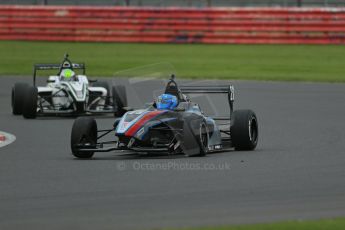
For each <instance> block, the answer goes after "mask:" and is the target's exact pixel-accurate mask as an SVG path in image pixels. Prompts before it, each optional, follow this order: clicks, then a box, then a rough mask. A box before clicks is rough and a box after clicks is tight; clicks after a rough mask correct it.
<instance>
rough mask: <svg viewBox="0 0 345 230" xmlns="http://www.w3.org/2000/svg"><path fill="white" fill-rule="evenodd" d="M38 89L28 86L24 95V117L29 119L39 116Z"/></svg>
mask: <svg viewBox="0 0 345 230" xmlns="http://www.w3.org/2000/svg"><path fill="white" fill-rule="evenodd" d="M37 97H38V92H37V88H36V87H34V86H28V87H27V88H26V90H25V93H24V100H23V116H24V117H25V118H27V119H34V118H36V114H37Z"/></svg>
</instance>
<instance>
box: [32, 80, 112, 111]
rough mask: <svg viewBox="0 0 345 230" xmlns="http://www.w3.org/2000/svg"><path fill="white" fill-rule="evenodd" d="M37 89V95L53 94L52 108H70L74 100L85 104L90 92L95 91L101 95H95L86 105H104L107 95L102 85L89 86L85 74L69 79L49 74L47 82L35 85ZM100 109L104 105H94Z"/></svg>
mask: <svg viewBox="0 0 345 230" xmlns="http://www.w3.org/2000/svg"><path fill="white" fill-rule="evenodd" d="M37 89H38V95H54V97H52V99H51V100H52V104H53V106H54V108H62V109H67V108H70V107H71V105H73V104H74V103H75V102H81V103H83V102H85V106H86V105H87V104H88V101H89V93H90V92H97V93H99V95H101V96H102V97H97V98H96V99H95V100H94V101H93V102H91V103H90V104H89V106H88V107H90V105H92V104H100V105H104V103H105V99H104V97H105V96H107V95H108V92H107V90H106V89H105V88H103V87H92V86H89V81H88V79H87V77H86V76H85V75H77V76H76V80H71V81H63V80H60V77H59V76H50V77H49V78H48V84H47V85H46V86H44V87H37ZM74 109H76V108H74ZM85 109H86V110H87V109H89V108H85ZM102 109H104V106H102V108H98V107H96V110H102Z"/></svg>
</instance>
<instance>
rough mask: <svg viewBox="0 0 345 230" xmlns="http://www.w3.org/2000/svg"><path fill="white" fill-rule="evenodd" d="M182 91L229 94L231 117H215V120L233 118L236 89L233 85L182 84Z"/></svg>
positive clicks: (188, 92)
mask: <svg viewBox="0 0 345 230" xmlns="http://www.w3.org/2000/svg"><path fill="white" fill-rule="evenodd" d="M179 88H180V90H181V92H182V93H184V94H227V98H228V102H229V107H230V117H214V118H213V119H214V120H231V116H232V112H233V110H234V108H233V102H234V100H235V89H234V86H233V85H203V86H201V85H200V86H196V85H188V86H180V87H179Z"/></svg>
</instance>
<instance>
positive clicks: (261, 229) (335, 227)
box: [179, 218, 345, 230]
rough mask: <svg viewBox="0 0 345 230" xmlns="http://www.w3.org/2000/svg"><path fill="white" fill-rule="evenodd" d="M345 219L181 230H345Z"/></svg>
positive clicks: (186, 229)
mask: <svg viewBox="0 0 345 230" xmlns="http://www.w3.org/2000/svg"><path fill="white" fill-rule="evenodd" d="M343 229H345V218H337V219H327V220H316V221H291V222H279V223H272V224H252V225H238V226H229V227H202V228H183V229H179V230H343Z"/></svg>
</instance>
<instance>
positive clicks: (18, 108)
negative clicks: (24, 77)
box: [11, 83, 29, 115]
mask: <svg viewBox="0 0 345 230" xmlns="http://www.w3.org/2000/svg"><path fill="white" fill-rule="evenodd" d="M27 87H29V85H28V84H27V83H16V84H15V85H14V86H13V87H12V96H11V104H12V113H13V114H14V115H21V114H22V113H23V104H24V102H23V101H24V98H25V96H24V94H25V91H26V88H27Z"/></svg>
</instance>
